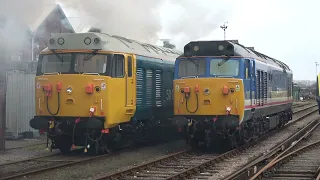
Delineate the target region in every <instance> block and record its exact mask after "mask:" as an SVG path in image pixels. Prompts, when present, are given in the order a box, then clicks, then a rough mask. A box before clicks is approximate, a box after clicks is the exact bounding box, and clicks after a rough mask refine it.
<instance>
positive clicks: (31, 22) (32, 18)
mask: <svg viewBox="0 0 320 180" xmlns="http://www.w3.org/2000/svg"><path fill="white" fill-rule="evenodd" d="M55 10H58V11H60V12H61V14H62V16H63V17H65V21H64V22H63V23H64V24H65V25H67V26H69V27H70V28H71V29H72V31H74V30H73V26H72V25H71V24H70V22H69V19H68V18H67V17H66V15H65V13H64V11H63V10H62V8H61V6H60V5H59V4H47V5H44V6H43V8H42V9H41V10H40V11H33V13H30V12H29V13H28V15H27V16H24V17H23V19H24V21H25V22H26V24H27V25H28V26H29V28H30V30H31V31H32V32H35V31H36V30H37V29H38V28H39V27H40V26H41V24H42V23H43V22H44V21H45V20H46V19H47V18H48V16H49V15H50V14H51V13H52V12H53V11H55Z"/></svg>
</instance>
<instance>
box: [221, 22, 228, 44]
mask: <svg viewBox="0 0 320 180" xmlns="http://www.w3.org/2000/svg"><path fill="white" fill-rule="evenodd" d="M226 24H228V22H224V23H223V26H220V28H221V29H222V30H223V35H224V40H226V30H227V28H228V26H227V25H226Z"/></svg>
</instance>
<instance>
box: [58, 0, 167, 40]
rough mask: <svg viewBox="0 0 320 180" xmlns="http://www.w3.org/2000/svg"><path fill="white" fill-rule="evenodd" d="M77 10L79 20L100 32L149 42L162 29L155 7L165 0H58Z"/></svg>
mask: <svg viewBox="0 0 320 180" xmlns="http://www.w3.org/2000/svg"><path fill="white" fill-rule="evenodd" d="M60 3H61V4H62V5H63V7H65V8H66V9H70V8H72V9H73V10H75V11H77V12H78V14H79V16H80V18H81V20H82V21H83V22H84V23H87V24H89V25H91V26H94V27H97V28H100V29H102V31H103V32H106V33H110V34H115V35H120V36H125V37H127V38H132V39H136V40H140V41H143V42H148V43H155V42H156V41H157V40H158V35H157V32H160V31H161V30H162V26H161V19H160V16H159V12H158V9H159V7H160V6H161V5H162V4H163V3H164V0H134V1H133V0H108V1H107V0H91V1H88V0H61V1H60Z"/></svg>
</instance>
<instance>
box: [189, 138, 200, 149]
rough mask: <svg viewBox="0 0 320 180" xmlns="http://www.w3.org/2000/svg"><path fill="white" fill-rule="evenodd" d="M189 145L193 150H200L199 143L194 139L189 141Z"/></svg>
mask: <svg viewBox="0 0 320 180" xmlns="http://www.w3.org/2000/svg"><path fill="white" fill-rule="evenodd" d="M188 145H189V146H190V147H191V148H192V149H197V148H199V141H198V140H196V139H194V138H192V139H189V140H188Z"/></svg>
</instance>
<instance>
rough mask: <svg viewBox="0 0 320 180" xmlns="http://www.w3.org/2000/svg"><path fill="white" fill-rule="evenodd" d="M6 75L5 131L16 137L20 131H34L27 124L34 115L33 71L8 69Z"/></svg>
mask: <svg viewBox="0 0 320 180" xmlns="http://www.w3.org/2000/svg"><path fill="white" fill-rule="evenodd" d="M6 76H7V90H6V127H7V129H6V133H7V134H12V136H13V138H18V137H19V134H20V133H23V132H26V131H35V130H34V129H32V128H31V127H30V125H29V121H30V119H31V118H33V116H34V115H35V93H34V91H35V84H34V78H35V73H28V72H23V71H9V72H7V74H6Z"/></svg>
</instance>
